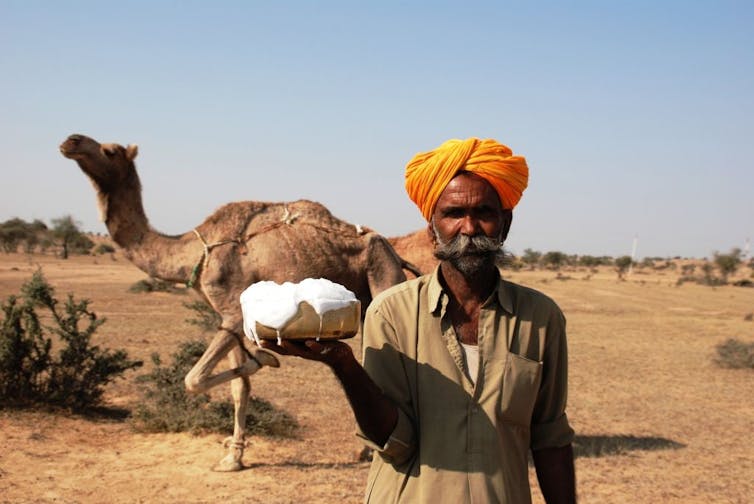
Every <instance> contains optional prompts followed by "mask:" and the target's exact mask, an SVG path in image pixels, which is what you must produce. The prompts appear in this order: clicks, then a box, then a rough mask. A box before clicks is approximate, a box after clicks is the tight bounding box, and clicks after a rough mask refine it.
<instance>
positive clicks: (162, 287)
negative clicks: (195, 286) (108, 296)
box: [128, 278, 186, 294]
mask: <svg viewBox="0 0 754 504" xmlns="http://www.w3.org/2000/svg"><path fill="white" fill-rule="evenodd" d="M128 292H133V293H134V294H140V293H142V292H167V293H170V294H184V293H185V292H186V289H184V288H178V287H176V286H175V284H174V283H171V282H166V281H165V280H160V279H159V278H145V279H143V280H139V281H138V282H136V283H134V284H133V285H131V287H129V288H128Z"/></svg>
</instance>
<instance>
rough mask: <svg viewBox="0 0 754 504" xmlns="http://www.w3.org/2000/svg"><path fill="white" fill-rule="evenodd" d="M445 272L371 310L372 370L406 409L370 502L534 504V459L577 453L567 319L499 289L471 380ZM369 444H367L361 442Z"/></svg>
mask: <svg viewBox="0 0 754 504" xmlns="http://www.w3.org/2000/svg"><path fill="white" fill-rule="evenodd" d="M447 305H448V295H447V294H446V293H445V292H444V290H443V288H442V286H441V284H440V282H439V280H438V270H437V269H436V270H435V271H434V273H432V274H431V275H425V276H423V277H420V278H417V279H414V280H410V281H408V282H404V283H402V284H399V285H397V286H395V287H393V288H391V289H389V290H387V291H385V292H383V293H382V294H380V295H379V296H377V298H376V299H375V300H374V301H373V302H372V303H371V305H370V306H369V309H368V310H367V314H366V319H365V321H364V333H363V334H364V347H363V364H364V368H365V369H366V371H367V373H368V374H369V375H370V376H371V378H372V379H373V380H374V381H375V383H376V384H377V385H378V386H379V387H380V388H381V389H382V391H383V392H384V393H385V394H386V395H387V397H389V398H390V399H391V400H392V401H393V402H394V403H395V405H396V406H397V407H398V423H397V425H396V427H395V429H394V431H393V433H392V435H391V436H390V438H389V439H388V441H387V443H386V444H385V446H377V445H375V444H374V443H372V442H371V441H369V440H368V439H366V438H364V439H365V440H366V441H367V443H368V444H369V445H370V446H372V448H374V449H375V450H376V453H375V456H374V459H373V461H372V466H371V468H370V471H369V478H368V482H367V490H366V497H365V502H373V503H379V504H383V503H390V502H411V503H419V502H427V503H429V502H432V503H436V502H453V503H463V502H469V503H472V502H473V503H485V504H487V503H493V502H500V503H511V504H514V503H515V504H520V503H527V502H531V493H530V489H529V479H528V466H527V455H528V450H529V449H530V448H531V449H534V450H536V449H539V448H545V447H559V446H565V445H567V444H569V443H570V442H571V441H572V439H573V430H572V429H571V427H570V426H569V425H568V419H567V418H566V414H565V407H566V390H567V352H566V337H565V319H564V317H563V314H562V313H561V311H560V309H559V308H558V307H557V305H556V304H555V303H554V302H553V301H552V300H551V299H550V298H548V297H547V296H545V295H544V294H542V293H540V292H537V291H535V290H532V289H529V288H526V287H522V286H520V285H516V284H513V283H510V282H507V281H505V280H502V279H500V281H499V283H498V285H497V288H496V290H495V292H494V293H493V294H492V295H491V296H490V298H489V299H488V300H487V301H486V302H485V303H484V305H483V306H482V309H481V313H480V315H479V327H478V344H479V374H478V376H477V378H476V385H474V384H473V383H472V382H471V380H469V378H468V377H467V376H466V373H465V369H464V362H463V350H462V349H461V346H460V343H459V342H458V340H457V339H456V335H455V331H454V330H453V327H452V324H451V321H450V317H449V315H448V314H447V312H446V308H447ZM360 435H361V437H364V435H363V433H360Z"/></svg>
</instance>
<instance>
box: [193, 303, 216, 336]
mask: <svg viewBox="0 0 754 504" xmlns="http://www.w3.org/2000/svg"><path fill="white" fill-rule="evenodd" d="M183 307H184V308H187V309H189V310H191V311H193V312H194V313H195V315H196V318H189V319H186V322H187V323H188V324H191V325H195V326H197V327H199V328H200V329H201V330H202V331H205V332H209V331H216V330H217V328H218V327H220V324H221V323H222V321H223V319H222V317H220V314H218V313H217V312H216V311H215V310H214V309H213V308H212V307H211V306H210V305H209V304H208V303H207V302H206V301H192V302H191V303H183Z"/></svg>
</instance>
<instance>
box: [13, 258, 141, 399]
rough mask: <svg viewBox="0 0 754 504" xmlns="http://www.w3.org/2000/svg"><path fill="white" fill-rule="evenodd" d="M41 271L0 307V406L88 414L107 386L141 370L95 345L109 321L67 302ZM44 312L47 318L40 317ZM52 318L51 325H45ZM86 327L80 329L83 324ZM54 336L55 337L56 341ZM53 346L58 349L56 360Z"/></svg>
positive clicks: (82, 305) (118, 352)
mask: <svg viewBox="0 0 754 504" xmlns="http://www.w3.org/2000/svg"><path fill="white" fill-rule="evenodd" d="M54 294H55V292H54V289H53V288H52V287H51V286H50V285H49V284H48V283H47V282H46V281H45V279H44V277H43V276H42V273H41V271H37V272H36V273H34V275H33V276H32V278H31V280H30V281H29V282H27V283H25V284H24V285H23V286H22V287H21V296H20V297H17V296H10V297H9V298H8V299H7V301H6V302H4V303H3V304H2V313H3V319H2V321H0V399H2V401H0V404H2V405H7V406H14V407H22V406H31V405H41V404H47V405H54V406H59V407H64V408H68V409H70V410H72V411H84V410H87V409H90V408H92V407H94V406H97V405H99V404H100V403H101V399H102V394H103V392H104V386H105V385H106V384H108V383H109V382H111V381H113V380H114V379H115V378H118V377H120V376H121V375H122V374H123V373H125V372H126V371H128V370H130V369H135V368H137V367H139V366H141V365H142V363H141V361H135V360H130V359H129V358H128V354H127V353H126V352H125V351H123V350H116V351H111V350H109V349H101V348H100V347H99V346H96V345H92V344H91V337H92V335H93V334H94V333H95V331H96V330H97V329H98V328H99V327H100V326H101V325H102V324H103V323H104V322H105V319H98V318H97V315H96V314H95V313H94V312H91V311H89V309H88V306H89V301H88V300H82V301H76V300H74V298H73V296H72V295H70V294H69V295H68V298H67V300H66V301H65V303H63V306H62V310H61V309H60V302H59V301H58V300H57V299H56V298H55V296H54ZM38 310H45V311H46V312H47V314H46V315H49V317H44V318H43V317H40V315H39V313H38ZM47 318H49V319H51V320H52V322H53V323H54V324H53V325H52V326H47V327H45V326H43V324H42V320H46V319H47ZM82 323H83V324H84V325H85V326H84V327H83V328H82V327H80V324H82ZM52 336H55V337H56V340H55V341H53V338H52ZM53 346H59V347H60V348H59V351H58V352H57V355H55V354H54V353H53Z"/></svg>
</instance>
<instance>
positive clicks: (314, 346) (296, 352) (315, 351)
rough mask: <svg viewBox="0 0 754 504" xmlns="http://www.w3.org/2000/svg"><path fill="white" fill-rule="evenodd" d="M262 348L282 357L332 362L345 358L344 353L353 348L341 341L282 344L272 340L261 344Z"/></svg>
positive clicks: (289, 341)
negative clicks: (288, 356)
mask: <svg viewBox="0 0 754 504" xmlns="http://www.w3.org/2000/svg"><path fill="white" fill-rule="evenodd" d="M261 346H262V348H265V349H267V350H272V351H273V352H275V353H278V354H281V355H290V356H294V357H301V358H302V359H308V360H314V361H320V362H330V361H333V360H337V359H339V358H342V357H343V354H344V352H348V353H351V348H350V347H349V346H348V345H347V344H345V343H343V342H340V341H326V342H325V341H316V340H313V339H309V340H299V341H294V340H283V341H281V342H280V343H277V342H275V341H270V340H263V341H262V342H261Z"/></svg>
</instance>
